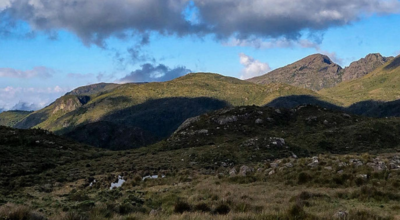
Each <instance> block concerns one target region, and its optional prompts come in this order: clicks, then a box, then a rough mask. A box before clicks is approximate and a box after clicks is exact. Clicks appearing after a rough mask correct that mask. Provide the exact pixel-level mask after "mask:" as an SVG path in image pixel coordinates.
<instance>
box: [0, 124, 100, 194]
mask: <svg viewBox="0 0 400 220" xmlns="http://www.w3.org/2000/svg"><path fill="white" fill-rule="evenodd" d="M100 153H101V150H99V149H97V148H94V147H90V146H87V145H83V144H79V143H76V142H74V141H71V140H69V139H65V138H62V137H59V136H57V135H54V134H52V133H50V132H48V131H44V130H40V129H33V130H18V129H12V128H9V127H3V126H0V176H1V178H0V186H1V187H0V194H3V195H6V194H7V193H8V191H9V190H11V189H13V188H19V187H21V186H29V185H33V184H36V183H38V182H40V178H38V177H37V175H39V174H41V173H43V172H46V171H48V170H51V169H54V168H56V167H58V166H63V165H66V164H70V163H72V162H76V161H79V160H83V159H93V158H96V157H99V156H100ZM57 181H62V180H57ZM0 200H1V199H0Z"/></svg>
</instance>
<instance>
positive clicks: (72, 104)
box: [52, 96, 90, 114]
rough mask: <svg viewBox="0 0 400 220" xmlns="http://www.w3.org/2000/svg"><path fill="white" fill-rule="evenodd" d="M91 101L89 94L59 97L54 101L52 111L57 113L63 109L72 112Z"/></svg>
mask: <svg viewBox="0 0 400 220" xmlns="http://www.w3.org/2000/svg"><path fill="white" fill-rule="evenodd" d="M89 101H90V97H89V96H65V97H62V98H60V99H58V100H57V101H56V102H55V103H54V106H53V111H52V113H53V114H55V113H57V112H58V111H61V110H62V111H64V112H71V111H74V110H76V109H77V108H79V107H81V106H83V105H85V104H86V103H88V102H89Z"/></svg>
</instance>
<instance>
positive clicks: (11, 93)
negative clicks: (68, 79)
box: [0, 86, 70, 110]
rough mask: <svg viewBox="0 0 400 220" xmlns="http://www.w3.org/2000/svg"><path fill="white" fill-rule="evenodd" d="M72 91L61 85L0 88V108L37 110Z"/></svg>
mask: <svg viewBox="0 0 400 220" xmlns="http://www.w3.org/2000/svg"><path fill="white" fill-rule="evenodd" d="M68 91H70V89H69V88H62V87H60V86H55V87H48V88H33V87H30V88H23V87H12V86H8V87H5V88H0V109H4V110H12V109H19V110H37V109H40V108H43V107H45V106H47V105H48V104H50V103H51V102H53V101H54V100H56V99H57V98H59V97H61V96H62V95H64V94H65V93H67V92H68Z"/></svg>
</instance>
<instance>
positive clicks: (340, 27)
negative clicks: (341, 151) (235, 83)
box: [0, 0, 400, 111]
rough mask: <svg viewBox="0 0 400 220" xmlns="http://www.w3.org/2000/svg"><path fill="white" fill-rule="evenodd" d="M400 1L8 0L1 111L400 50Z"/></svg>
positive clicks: (1, 23)
mask: <svg viewBox="0 0 400 220" xmlns="http://www.w3.org/2000/svg"><path fill="white" fill-rule="evenodd" d="M399 25H400V0H335V1H332V0H302V1H294V0H118V1H115V0H0V111H3V110H12V109H19V110H37V109H40V108H43V107H45V106H46V105H48V104H50V103H51V102H53V101H54V100H55V99H56V98H58V97H60V96H62V95H64V94H65V93H66V92H68V91H70V90H72V89H74V88H77V87H79V86H84V85H88V84H93V83H99V82H108V83H127V82H158V81H168V80H172V79H174V78H176V77H180V76H183V75H185V74H187V73H190V72H213V73H219V74H222V75H226V76H232V77H237V78H240V79H248V78H251V77H255V76H259V75H263V74H266V73H268V72H270V71H272V70H274V69H276V68H279V67H282V66H285V65H287V64H290V63H293V62H295V61H297V60H299V59H302V58H304V57H306V56H308V55H311V54H315V53H321V54H325V55H328V56H329V57H330V58H331V59H332V60H333V61H334V62H336V63H338V64H339V65H341V66H342V67H345V66H348V65H349V64H350V63H351V62H353V61H356V60H358V59H360V58H363V57H365V56H366V55H367V54H369V53H381V54H382V55H384V56H396V55H398V54H399V53H400V44H399V43H398V37H397V36H400V28H398V26H399Z"/></svg>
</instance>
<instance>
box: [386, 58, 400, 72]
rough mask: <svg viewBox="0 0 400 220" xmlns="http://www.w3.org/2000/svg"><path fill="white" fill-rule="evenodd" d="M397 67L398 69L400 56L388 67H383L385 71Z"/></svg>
mask: <svg viewBox="0 0 400 220" xmlns="http://www.w3.org/2000/svg"><path fill="white" fill-rule="evenodd" d="M397 67H400V56H397V57H396V58H394V60H393V61H392V62H390V64H389V65H387V66H385V68H384V69H385V70H392V69H396V68H397Z"/></svg>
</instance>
